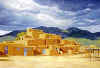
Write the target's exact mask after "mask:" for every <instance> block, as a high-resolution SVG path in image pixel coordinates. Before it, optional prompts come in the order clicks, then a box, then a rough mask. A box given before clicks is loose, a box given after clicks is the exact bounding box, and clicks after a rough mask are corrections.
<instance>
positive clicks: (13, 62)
mask: <svg viewBox="0 0 100 68" xmlns="http://www.w3.org/2000/svg"><path fill="white" fill-rule="evenodd" d="M0 58H1V57H0ZM0 68H100V61H96V59H93V60H92V61H91V62H90V59H88V58H79V56H58V57H56V56H53V57H50V56H34V57H33V56H30V57H21V56H14V57H9V61H0Z"/></svg>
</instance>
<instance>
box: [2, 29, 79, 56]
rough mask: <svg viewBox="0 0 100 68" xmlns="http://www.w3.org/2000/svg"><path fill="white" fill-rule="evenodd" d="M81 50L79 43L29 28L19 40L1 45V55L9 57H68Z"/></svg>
mask: <svg viewBox="0 0 100 68" xmlns="http://www.w3.org/2000/svg"><path fill="white" fill-rule="evenodd" d="M79 48H80V45H79V44H78V43H77V42H75V41H70V40H62V38H61V36H60V35H55V34H49V33H45V32H43V31H42V30H38V29H32V28H28V29H27V31H26V33H25V34H24V35H22V36H20V37H19V38H18V39H17V40H15V41H5V42H2V43H0V54H1V55H8V56H35V55H48V56H52V55H64V54H66V55H67V54H73V53H77V52H79Z"/></svg>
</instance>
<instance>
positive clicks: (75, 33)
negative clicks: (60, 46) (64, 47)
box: [0, 26, 100, 40]
mask: <svg viewBox="0 0 100 68" xmlns="http://www.w3.org/2000/svg"><path fill="white" fill-rule="evenodd" d="M33 29H41V30H43V31H44V32H46V33H52V34H57V35H61V37H62V38H67V37H74V38H87V39H91V40H95V39H98V37H100V32H96V33H91V32H89V31H87V30H81V29H79V28H75V27H71V28H68V29H66V30H62V29H60V28H57V27H45V26H40V27H36V28H33ZM25 31H26V30H15V31H12V32H10V33H8V34H6V35H2V36H0V37H3V36H13V37H16V35H17V34H18V33H20V32H25Z"/></svg>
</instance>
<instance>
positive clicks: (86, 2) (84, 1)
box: [35, 0, 100, 11]
mask: <svg viewBox="0 0 100 68" xmlns="http://www.w3.org/2000/svg"><path fill="white" fill-rule="evenodd" d="M35 1H36V2H38V3H40V4H43V5H50V6H51V5H54V4H57V5H59V7H60V8H61V9H63V10H69V11H77V10H82V9H85V8H87V7H89V8H91V9H97V8H99V6H100V0H35ZM51 3H52V4H51Z"/></svg>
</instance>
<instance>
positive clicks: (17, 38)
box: [16, 32, 26, 40]
mask: <svg viewBox="0 0 100 68" xmlns="http://www.w3.org/2000/svg"><path fill="white" fill-rule="evenodd" d="M25 34H26V32H21V33H18V34H17V37H16V40H19V39H20V37H21V36H24V35H25Z"/></svg>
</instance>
